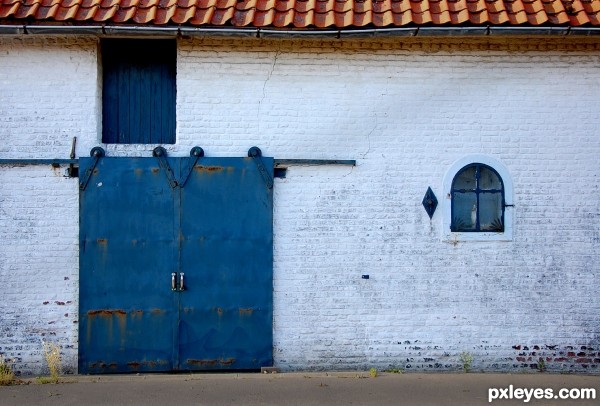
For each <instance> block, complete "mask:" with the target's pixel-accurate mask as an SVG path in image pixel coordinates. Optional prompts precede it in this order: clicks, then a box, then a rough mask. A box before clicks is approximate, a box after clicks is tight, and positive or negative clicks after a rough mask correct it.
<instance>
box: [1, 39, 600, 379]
mask: <svg viewBox="0 0 600 406" xmlns="http://www.w3.org/2000/svg"><path fill="white" fill-rule="evenodd" d="M23 41H24V42H23ZM528 44H532V43H531V42H529V43H528ZM536 44H537V43H534V44H533V46H532V48H533V47H535V45H536ZM542 45H543V43H542ZM373 48H374V49H375V48H376V49H379V50H369V47H368V46H365V44H364V43H360V44H358V45H356V44H353V45H352V46H351V45H347V46H339V45H338V44H337V43H335V42H331V43H329V42H323V43H321V42H314V43H306V42H302V43H290V42H275V41H274V42H266V41H265V42H258V41H257V42H248V41H246V42H245V41H242V40H238V41H230V40H223V42H222V43H219V42H217V41H216V40H215V41H201V40H195V41H193V40H182V41H180V43H179V52H178V55H179V56H178V64H177V74H178V79H177V83H178V90H177V103H178V106H177V144H176V145H173V146H169V147H168V149H169V150H170V153H171V154H173V155H187V154H188V151H189V149H190V148H191V147H192V146H194V145H200V146H202V147H203V148H204V150H205V152H206V155H207V156H242V155H245V154H246V153H247V150H248V148H249V147H251V146H253V145H257V146H259V147H260V148H261V149H262V150H263V153H264V154H265V155H268V156H274V157H276V158H340V159H356V160H357V166H356V167H354V168H350V167H330V166H323V167H291V168H290V169H289V170H288V173H287V178H286V179H283V180H277V181H276V185H275V217H274V221H275V238H274V245H275V247H274V248H275V262H274V292H275V301H274V317H275V320H274V347H275V348H274V349H275V364H276V365H277V366H279V367H280V368H282V369H283V370H292V369H293V370H296V369H348V368H367V367H377V368H379V369H386V368H389V367H401V368H405V369H407V370H408V369H410V370H438V369H443V370H458V369H460V368H461V367H462V364H461V361H460V359H459V355H460V353H461V352H469V353H471V354H472V355H473V358H474V361H473V367H474V368H475V369H484V370H502V371H508V370H531V365H535V364H536V363H537V360H538V359H539V357H540V356H543V357H544V359H546V360H547V361H546V365H547V367H548V369H551V370H574V371H586V372H593V373H598V369H599V367H598V365H600V317H599V316H598V315H599V314H600V304H599V303H598V300H597V286H598V282H599V277H600V267H599V266H598V263H599V261H600V250H599V247H600V179H599V176H600V163H599V161H598V158H597V157H598V156H600V138H599V137H598V124H599V123H600V101H599V100H598V98H597V95H598V93H599V92H600V79H599V78H600V52H598V51H590V50H588V51H577V52H574V51H570V52H557V51H554V52H533V51H528V52H525V51H515V50H512V51H510V52H509V51H507V50H502V47H500V50H495V51H469V50H467V49H470V48H469V47H462V48H461V47H453V48H451V49H449V50H444V51H436V52H434V50H436V49H440V48H444V47H440V46H437V45H436V44H434V45H425V46H423V47H422V48H423V49H422V50H407V49H403V47H402V46H397V47H393V46H391V47H390V46H387V47H381V46H380V45H378V44H374V45H373ZM380 48H382V49H380ZM387 48H389V49H387ZM542 48H543V47H542ZM21 54H22V55H21ZM96 59H97V55H96V45H95V43H94V41H93V40H64V39H61V40H56V41H41V40H32V39H25V40H21V39H11V40H7V39H2V40H0V102H1V103H0V122H1V125H2V127H1V128H0V139H1V140H2V142H1V143H0V158H6V157H11V158H16V157H34V156H35V157H40V156H44V157H50V156H52V157H54V156H55V155H58V156H60V157H66V156H67V155H68V150H69V145H70V138H71V136H72V135H77V136H78V137H79V144H78V145H79V146H78V154H79V155H87V154H88V153H89V149H90V148H91V147H92V146H94V145H97V144H98V140H99V127H100V124H99V120H100V119H99V115H98V114H97V112H98V103H99V95H98V73H97V72H98V70H97V69H98V68H97V62H96ZM24 60H26V61H29V62H30V64H31V65H35V66H37V65H42V64H43V65H44V67H45V69H43V70H42V69H38V71H37V74H30V75H27V74H26V72H27V70H26V69H24V68H21V69H17V68H16V67H22V66H25V65H26V64H25V62H23V61H24ZM24 78H27V79H26V80H25V79H24ZM24 80H25V82H24ZM27 81H29V82H27ZM47 82H52V85H50V84H49V83H47ZM57 83H60V84H61V85H60V86H58V87H59V88H63V89H66V90H65V92H67V91H68V92H69V94H71V93H72V94H73V97H59V96H57V95H56V94H55V93H54V92H56V88H57ZM53 96H54V97H53ZM33 100H35V101H36V103H33ZM74 100H85V101H86V102H85V103H79V102H77V101H74ZM37 105H39V106H43V108H42V107H39V108H37V107H36V108H37V110H36V109H35V108H34V111H42V112H43V114H31V112H29V111H28V108H27V107H32V106H37ZM10 106H19V108H11V107H10ZM49 111H51V112H52V113H51V114H50V113H48V112H49ZM65 123H68V125H65ZM29 128H35V129H36V131H35V132H34V131H29V130H28V129H29ZM38 142H42V143H41V144H39V145H36V144H37V143H38ZM40 147H41V148H40ZM152 148H153V146H137V147H130V146H107V150H108V154H109V155H146V156H149V154H150V151H151V149H152ZM474 153H478V154H486V155H489V156H491V157H493V158H495V159H497V160H500V161H501V162H503V163H504V165H505V166H506V167H507V168H508V170H509V171H510V173H511V176H512V179H513V183H514V190H515V193H514V201H515V206H516V207H515V222H514V239H513V241H511V242H468V243H467V242H462V243H458V244H455V245H454V244H449V243H447V242H443V241H442V239H441V235H442V230H441V224H442V219H441V210H440V209H439V208H438V210H437V211H436V213H435V215H434V217H433V220H432V221H430V220H429V218H428V216H427V214H426V213H425V210H424V209H423V207H422V206H421V200H422V198H423V195H424V194H425V191H426V190H427V187H429V186H430V187H431V188H432V189H433V191H434V192H435V193H436V195H437V197H438V200H440V202H441V201H442V200H443V198H444V191H443V188H442V180H443V177H444V174H445V172H446V170H447V169H448V168H449V167H450V166H451V165H452V163H453V162H454V161H456V160H457V159H459V158H461V157H463V156H465V155H468V154H474ZM0 179H1V184H2V191H3V192H2V196H1V197H0V209H1V210H2V212H0V213H2V217H1V218H0V227H2V230H3V231H2V233H3V234H2V238H3V244H2V245H1V246H2V248H1V251H0V253H1V256H0V258H2V263H1V264H0V266H1V268H0V275H2V282H3V284H4V283H6V282H5V281H7V280H9V279H10V278H11V277H12V275H17V274H18V275H31V274H35V275H38V278H36V279H34V280H31V281H30V283H29V284H28V288H29V289H30V290H31V291H32V292H34V291H35V292H43V291H45V290H48V289H47V288H46V287H45V286H46V285H51V286H53V288H51V289H49V290H48V291H49V292H50V293H51V295H49V296H51V297H48V298H46V297H45V296H44V295H43V294H41V295H40V297H37V296H36V295H37V293H31V295H22V296H19V295H18V294H17V293H18V292H21V291H22V289H18V290H17V288H7V287H2V290H1V291H0V294H1V295H2V297H3V298H4V297H5V296H7V297H10V298H11V300H3V301H2V305H0V306H3V309H0V310H1V311H2V314H9V317H8V318H7V320H8V321H7V322H5V321H4V320H5V319H4V318H3V319H2V320H3V321H2V323H1V324H0V347H1V348H0V352H5V353H6V354H7V356H9V357H10V356H15V353H16V350H14V349H12V348H11V349H10V350H6V349H5V348H4V347H5V346H7V345H11V346H16V345H19V344H17V342H25V341H26V340H27V339H29V338H28V337H31V333H30V332H31V331H32V330H33V331H35V328H36V326H40V325H41V324H40V323H42V324H43V323H44V322H46V323H47V321H52V320H54V318H53V314H54V313H56V311H58V310H56V309H58V305H55V304H53V303H55V301H64V302H65V303H66V302H67V301H69V300H70V301H71V303H70V304H69V306H76V298H77V284H76V282H75V281H76V277H77V247H76V244H77V243H76V241H77V204H76V199H77V187H76V183H75V181H73V180H68V179H64V178H62V177H61V176H60V175H57V174H54V173H53V171H52V169H48V168H35V169H23V168H6V167H1V168H0ZM15 179H20V180H21V181H20V182H17V183H16V184H15V183H14V180H15ZM28 187H29V188H32V189H35V190H36V192H37V193H36V196H35V202H36V203H35V204H39V205H41V206H39V207H40V208H42V209H40V210H38V211H32V210H28V209H27V207H28V206H23V205H22V204H18V203H16V204H15V203H13V202H14V201H16V200H18V199H25V201H27V202H29V201H30V200H31V198H26V196H27V195H26V194H25V192H24V190H29V189H27V188H28ZM7 196H8V197H7ZM63 199H67V200H68V199H74V200H68V201H69V202H71V203H68V204H65V206H66V207H60V210H55V209H53V208H52V207H53V206H52V204H49V205H48V209H47V210H43V208H44V207H46V206H45V202H48V201H49V202H55V201H57V200H60V201H62V200H63ZM32 204H33V203H32ZM36 207H38V206H36ZM10 210H13V212H14V214H11V215H12V216H13V217H10V216H9V215H6V214H4V213H5V212H7V213H8V212H10ZM49 213H51V214H49ZM14 216H18V217H19V218H22V219H24V220H23V221H24V222H26V223H27V224H31V225H28V226H26V228H27V230H26V232H21V233H19V236H20V235H21V234H23V236H22V237H20V238H21V239H20V240H18V241H19V243H18V244H17V245H19V246H20V247H21V248H20V250H24V251H26V252H29V251H30V248H28V246H29V245H28V243H27V241H29V239H33V240H36V241H37V240H38V239H40V240H42V241H43V242H44V243H43V244H41V243H40V244H38V245H37V246H36V248H35V250H36V254H37V255H41V256H44V255H46V254H47V253H48V252H52V251H53V250H56V249H57V247H61V249H62V250H64V251H65V252H69V253H70V254H69V255H67V254H65V257H64V258H63V257H61V258H62V259H61V261H67V262H68V261H72V262H69V263H65V262H60V261H59V263H60V266H58V265H57V266H56V268H57V269H59V270H60V269H68V270H69V273H68V274H67V273H65V272H66V271H65V272H58V271H57V272H58V273H51V274H49V273H48V272H47V271H46V270H45V269H44V270H42V269H40V267H37V268H36V267H35V266H31V265H29V264H28V263H27V262H26V261H24V260H23V261H22V260H21V258H23V254H22V252H19V251H18V250H10V249H8V248H7V246H6V245H5V244H4V240H5V239H8V241H12V240H10V239H9V238H8V237H6V236H7V235H13V234H14V232H15V230H19V228H18V227H19V226H18V225H17V223H15V221H14V220H13V218H14ZM49 218H52V222H51V223H50V227H57V229H58V230H60V232H57V233H55V235H56V236H57V237H56V239H45V238H44V236H46V235H47V231H45V229H44V228H43V227H42V224H45V223H44V222H46V221H50V220H49ZM62 224H68V227H63V226H61V225H62ZM20 227H21V229H22V228H23V226H20ZM9 246H11V245H9ZM23 247H25V248H23ZM61 252H62V251H61ZM8 264H12V265H11V266H12V268H9V265H8ZM63 273H65V274H64V275H63ZM362 274H368V275H370V279H368V280H365V279H361V275H362ZM40 275H49V276H48V278H50V275H51V276H52V278H55V279H53V281H54V282H52V281H47V280H46V277H45V276H44V277H41V276H40ZM24 277H25V276H24ZM63 277H69V278H70V279H69V280H68V281H63V282H64V285H61V283H63V282H61V280H62V279H61V278H63ZM9 286H11V285H9ZM6 289H8V293H7V290H6ZM11 289H12V290H11ZM33 297H35V299H33ZM13 298H14V299H13ZM12 300H14V303H10V302H11V301H12ZM44 301H49V304H48V305H43V304H42V303H43V302H44ZM65 306H67V305H66V304H65ZM24 308H25V309H27V310H28V313H27V314H29V315H30V316H25V317H19V320H20V321H19V323H20V324H17V323H16V322H13V321H10V320H14V319H16V313H15V309H24ZM53 308H54V310H51V309H53ZM62 308H63V306H60V310H61V311H62ZM75 309H76V307H75ZM53 312H54V313H53ZM17 313H19V315H20V313H21V311H17ZM65 313H67V311H65ZM68 313H69V315H71V314H75V313H76V310H71V309H69V311H68ZM11 314H12V315H13V316H12V317H13V318H12V319H11V318H10V317H11V316H10V315H11ZM40 315H41V317H40ZM70 317H71V316H69V317H63V318H64V319H65V320H62V321H61V323H67V324H68V326H67V324H61V326H62V327H61V329H62V330H61V329H58V330H53V331H55V332H56V334H57V335H56V338H57V339H58V340H60V341H61V343H63V345H64V346H69V345H76V339H75V337H76V336H77V329H76V328H77V327H76V324H74V323H73V321H76V320H73V319H71V318H70ZM40 319H41V320H43V322H40ZM46 320H47V321H46ZM49 326H52V327H51V328H52V329H56V328H57V326H55V325H54V324H53V325H49ZM47 328H48V327H47ZM9 331H10V332H9ZM28 334H29V335H28ZM33 346H34V344H33V343H32V344H30V347H28V349H24V350H22V351H21V356H20V357H21V360H20V362H19V368H21V370H22V371H24V372H32V371H33V372H36V371H37V370H39V368H38V369H36V368H37V367H36V365H39V363H40V362H41V360H40V359H39V352H36V350H35V349H34V348H33ZM37 350H38V351H39V347H38V349H37ZM70 354H71V355H70V360H71V361H69V363H68V364H69V366H70V368H71V369H73V368H76V350H75V349H73V351H72V352H71V353H70Z"/></svg>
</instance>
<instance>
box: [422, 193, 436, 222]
mask: <svg viewBox="0 0 600 406" xmlns="http://www.w3.org/2000/svg"><path fill="white" fill-rule="evenodd" d="M422 203H423V207H425V211H426V212H427V214H428V215H429V219H430V220H431V218H432V217H433V213H435V209H436V207H437V205H438V201H437V198H436V197H435V194H434V193H433V190H431V187H428V188H427V192H425V196H423V202H422Z"/></svg>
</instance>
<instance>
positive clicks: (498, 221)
mask: <svg viewBox="0 0 600 406" xmlns="http://www.w3.org/2000/svg"><path fill="white" fill-rule="evenodd" d="M479 229H480V230H481V231H504V225H503V224H502V193H481V194H480V195H479Z"/></svg>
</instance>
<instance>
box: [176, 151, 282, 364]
mask: <svg viewBox="0 0 600 406" xmlns="http://www.w3.org/2000/svg"><path fill="white" fill-rule="evenodd" d="M263 161H264V162H265V163H266V166H267V167H270V168H273V163H272V160H270V159H268V158H263ZM271 176H272V174H271ZM272 192H273V189H268V188H267V187H266V186H265V182H264V180H263V178H262V177H261V175H260V173H259V171H258V170H257V167H256V164H255V163H254V162H253V160H252V158H243V159H240V158H204V159H203V160H202V161H201V164H198V165H196V166H195V168H194V170H193V171H192V173H191V174H190V176H189V178H188V180H187V183H186V184H185V187H184V188H183V189H182V194H181V213H182V223H181V242H182V247H181V269H182V270H185V278H184V280H185V281H186V287H185V289H186V290H184V291H183V292H181V295H180V303H181V304H180V306H181V319H180V327H179V331H180V344H179V357H180V360H179V361H180V368H181V369H222V368H235V369H256V368H260V367H261V366H267V365H271V363H272V357H273V354H272V324H273V321H272V320H273V315H272V301H273V291H272V286H273V276H272V275H273V272H272V264H273V250H272V246H273V228H272V224H273V203H272V202H273V194H272Z"/></svg>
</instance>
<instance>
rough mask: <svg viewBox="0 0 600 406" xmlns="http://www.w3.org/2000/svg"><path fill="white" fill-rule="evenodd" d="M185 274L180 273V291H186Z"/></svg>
mask: <svg viewBox="0 0 600 406" xmlns="http://www.w3.org/2000/svg"><path fill="white" fill-rule="evenodd" d="M183 275H184V273H183V272H180V273H179V291H180V292H181V291H182V290H185V286H184V285H183Z"/></svg>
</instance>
